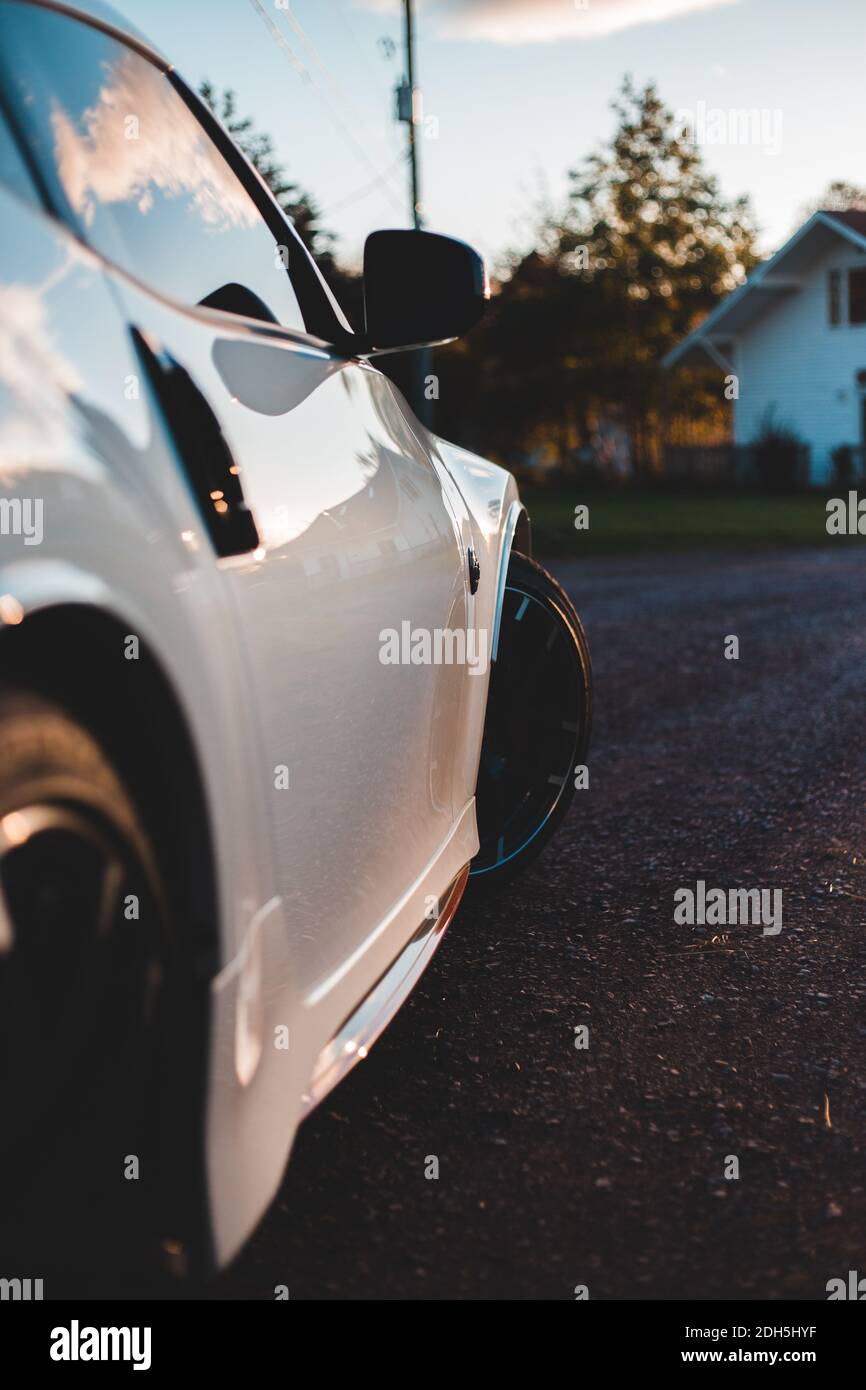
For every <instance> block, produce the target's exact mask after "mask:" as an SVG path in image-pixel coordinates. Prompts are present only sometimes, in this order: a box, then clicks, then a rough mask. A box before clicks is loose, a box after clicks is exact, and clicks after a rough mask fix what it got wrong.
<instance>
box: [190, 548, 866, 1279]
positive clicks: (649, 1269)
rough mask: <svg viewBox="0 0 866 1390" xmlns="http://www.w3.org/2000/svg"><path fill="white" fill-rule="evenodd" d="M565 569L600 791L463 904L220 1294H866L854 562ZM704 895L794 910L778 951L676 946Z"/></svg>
mask: <svg viewBox="0 0 866 1390" xmlns="http://www.w3.org/2000/svg"><path fill="white" fill-rule="evenodd" d="M552 568H554V569H555V571H556V573H557V574H558V576H559V578H560V579H561V580H562V582H563V583H564V584H565V585H566V587H567V588H568V590H569V592H570V593H571V594H572V596H573V598H574V600H575V602H576V604H577V606H578V608H579V610H580V611H581V613H582V615H583V616H584V618H585V622H586V626H587V631H588V634H589V639H590V642H591V644H592V648H593V658H594V662H595V673H596V710H597V718H596V726H595V736H594V750H593V753H592V755H591V761H590V788H589V790H588V791H585V792H580V793H578V794H577V796H576V802H577V805H576V806H575V807H574V808H573V809H572V811H571V813H570V815H569V818H568V820H567V822H566V824H565V826H564V828H563V829H562V830H561V831H560V833H559V835H558V837H557V838H556V839H555V840H554V842H553V843H552V845H551V846H550V847H549V848H548V849H547V851H546V852H545V854H544V856H543V858H542V859H541V860H540V861H539V862H538V863H537V865H536V866H535V867H534V868H533V869H532V871H531V872H530V873H529V874H528V875H527V876H526V877H525V878H524V879H523V880H522V881H521V882H520V883H519V884H518V885H517V886H516V887H515V888H514V889H513V890H512V891H511V892H510V893H509V894H508V895H507V896H506V897H504V898H503V899H501V900H498V901H496V902H494V903H484V904H481V905H476V904H474V903H470V904H468V905H466V906H465V907H464V908H463V909H462V911H461V913H460V914H459V915H458V918H457V920H456V922H455V924H454V926H453V927H452V928H451V930H450V932H449V934H448V936H447V938H446V941H445V944H444V945H443V947H442V949H441V951H440V952H439V954H438V956H437V957H436V960H435V961H434V963H433V965H432V966H431V968H430V970H429V971H428V973H427V975H426V976H425V977H424V979H423V980H422V982H421V984H420V986H419V987H418V988H417V990H416V992H415V994H414V995H413V997H412V998H411V1000H410V1001H409V1003H408V1004H407V1005H406V1006H405V1007H404V1009H403V1011H402V1013H401V1014H400V1016H399V1017H398V1018H397V1019H396V1020H395V1022H394V1024H393V1025H392V1027H391V1028H390V1029H389V1031H388V1033H387V1034H386V1035H385V1036H384V1037H383V1038H382V1040H381V1041H380V1042H379V1044H378V1045H377V1046H376V1048H375V1050H374V1051H373V1053H372V1054H371V1056H370V1058H369V1059H368V1060H367V1061H366V1062H365V1063H364V1064H363V1065H362V1066H361V1067H359V1068H358V1069H357V1070H356V1071H355V1073H354V1074H353V1075H352V1076H351V1077H350V1079H349V1080H348V1081H347V1082H346V1083H345V1084H344V1085H343V1086H341V1087H340V1088H339V1089H338V1090H337V1091H336V1092H335V1093H334V1094H333V1095H332V1096H331V1097H330V1099H329V1101H328V1102H326V1105H325V1107H324V1109H323V1110H322V1111H320V1112H319V1113H317V1114H315V1115H313V1116H312V1117H311V1119H310V1120H309V1121H308V1122H307V1123H306V1124H305V1125H304V1127H303V1129H302V1131H301V1134H300V1136H299V1139H298V1142H297V1145H296V1149H295V1153H294V1156H293V1160H292V1163H291V1165H290V1168H289V1171H288V1174H287V1177H286V1180H285V1182H284V1185H283V1188H282V1190H281V1193H280V1195H279V1198H278V1202H277V1204H276V1205H275V1207H274V1209H273V1210H272V1211H271V1212H270V1214H269V1215H268V1217H267V1218H266V1220H265V1221H264V1223H263V1225H262V1227H261V1228H260V1230H259V1232H258V1234H257V1235H256V1237H255V1239H254V1240H253V1242H252V1243H251V1245H250V1247H249V1248H248V1250H247V1251H246V1252H245V1253H244V1255H243V1256H242V1257H241V1259H240V1260H239V1261H238V1262H237V1263H236V1265H235V1266H234V1268H233V1269H232V1270H231V1271H230V1272H229V1273H228V1274H227V1275H226V1276H224V1277H223V1279H222V1280H221V1281H220V1283H219V1284H218V1286H217V1288H216V1290H214V1292H215V1293H216V1294H217V1295H218V1296H222V1297H263V1298H273V1296H274V1286H275V1285H276V1284H286V1285H288V1287H289V1290H290V1295H291V1297H292V1298H293V1299H294V1298H312V1297H318V1298H348V1297H351V1298H443V1297H445V1298H447V1297H453V1298H476V1297H483V1298H566V1299H568V1298H573V1297H574V1292H573V1291H574V1288H575V1286H576V1285H586V1286H588V1289H589V1294H590V1297H591V1298H601V1299H605V1298H608V1299H612V1298H615V1299H622V1298H674V1297H677V1298H679V1297H685V1298H716V1297H734V1298H737V1297H739V1298H759V1299H766V1298H819V1299H823V1298H824V1297H826V1294H825V1285H826V1283H827V1280H828V1279H830V1278H834V1277H840V1276H841V1277H846V1276H847V1272H848V1270H849V1269H857V1270H859V1271H860V1272H861V1273H866V1065H864V1050H866V1010H864V1001H866V928H864V905H866V872H864V864H866V752H864V742H866V740H864V730H863V725H864V717H866V698H864V694H866V557H864V556H863V555H862V554H860V553H859V552H858V551H852V550H845V551H842V550H832V549H827V550H823V551H810V552H802V553H801V552H789V553H781V554H779V553H776V554H772V555H761V554H758V555H747V556H733V555H732V556H720V555H713V556H711V557H700V556H697V557H689V556H684V557H676V558H658V557H652V558H645V559H636V560H614V559H606V560H597V561H593V562H591V563H587V562H574V563H559V564H558V565H554V566H552ZM729 634H735V635H737V636H738V638H739V644H740V656H739V660H736V661H733V660H725V659H724V656H723V650H724V639H725V637H726V636H727V635H729ZM698 879H703V880H704V881H705V882H706V884H707V886H708V887H710V886H719V887H722V888H731V887H746V888H749V887H756V886H757V887H764V888H770V889H774V888H781V889H782V890H783V893H784V900H783V901H784V918H783V928H782V931H781V933H780V934H778V935H776V936H769V935H767V936H765V935H763V934H762V932H761V928H760V926H745V927H735V928H732V929H728V930H725V929H713V928H708V927H701V926H695V927H689V926H679V925H675V923H674V921H673V906H674V899H673V895H674V892H675V890H676V889H677V888H680V887H689V886H691V887H694V886H695V883H696V880H698ZM581 1025H586V1026H587V1027H588V1028H589V1046H588V1048H586V1049H584V1050H576V1048H575V1046H574V1042H575V1031H574V1030H575V1028H576V1027H579V1026H581ZM428 1156H436V1157H437V1158H438V1162H439V1177H438V1180H428V1179H427V1178H425V1163H426V1160H427V1158H428ZM731 1157H734V1158H736V1159H737V1160H738V1165H739V1178H738V1179H726V1178H725V1176H724V1174H725V1169H726V1165H727V1167H728V1169H729V1170H731V1169H732V1168H733V1167H734V1165H732V1164H731V1163H730V1158H731Z"/></svg>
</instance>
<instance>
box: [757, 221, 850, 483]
mask: <svg viewBox="0 0 866 1390" xmlns="http://www.w3.org/2000/svg"><path fill="white" fill-rule="evenodd" d="M857 265H861V266H862V265H866V255H864V254H863V253H861V252H859V251H858V250H857V249H856V248H855V247H854V246H853V245H849V244H848V243H847V242H845V241H843V239H842V238H841V237H840V238H839V241H838V244H837V246H836V247H835V248H834V249H833V250H832V251H830V252H827V253H825V254H824V255H823V256H822V257H820V258H817V257H816V259H815V261H814V262H813V264H812V266H811V268H810V269H809V270H808V271H806V272H804V273H803V274H802V275H801V276H799V277H798V279H799V281H800V284H801V288H799V289H796V290H792V291H791V292H790V293H786V294H782V293H780V294H779V295H778V297H776V296H773V302H772V304H771V306H770V307H769V308H768V309H767V311H766V312H765V313H764V314H763V315H762V316H761V317H760V319H758V320H757V321H756V322H755V323H753V324H752V325H751V326H750V327H749V328H748V330H746V331H744V332H743V333H742V334H741V336H740V337H739V339H738V341H737V345H736V353H735V370H736V372H737V375H738V377H739V391H740V395H739V400H738V401H737V404H736V407H735V413H734V437H735V439H736V442H737V443H738V444H748V443H749V442H750V441H751V440H752V439H753V438H754V436H755V434H756V433H757V432H758V430H759V428H760V425H761V421H762V419H763V416H764V412H765V411H766V409H767V407H768V406H770V405H772V406H773V407H774V416H775V419H776V420H777V421H778V423H780V424H786V425H790V426H792V427H793V428H794V429H795V430H796V431H797V433H798V434H800V435H801V436H802V437H803V439H805V440H806V441H807V442H808V443H809V444H810V445H811V449H812V455H811V457H812V481H813V482H815V483H822V482H825V481H827V480H828V479H829V478H830V476H831V472H832V464H831V461H830V455H831V453H832V451H833V449H835V448H836V446H837V445H838V444H853V445H860V444H863V443H864V440H863V438H862V429H861V416H862V406H861V404H860V402H861V395H862V391H861V388H859V387H858V384H857V373H858V372H859V371H866V324H857V325H856V326H854V327H852V326H850V325H849V324H847V323H840V324H837V325H836V326H835V327H832V326H831V325H830V322H829V318H828V311H827V275H828V272H829V271H830V270H831V269H837V268H838V269H839V270H842V271H844V270H846V269H847V268H848V267H849V266H857ZM779 278H780V279H783V278H787V277H786V276H785V272H784V266H782V267H780V272H779ZM846 292H847V285H846V284H845V277H844V276H843V300H842V303H843V310H845V311H847V305H846V301H845V295H846ZM768 298H769V296H768Z"/></svg>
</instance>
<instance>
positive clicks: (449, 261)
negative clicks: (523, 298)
mask: <svg viewBox="0 0 866 1390" xmlns="http://www.w3.org/2000/svg"><path fill="white" fill-rule="evenodd" d="M489 298H490V289H489V286H488V283H487V275H486V272H485V269H484V262H483V261H482V259H481V257H480V256H479V255H478V252H477V251H473V250H472V247H471V246H467V245H466V243H465V242H464V241H456V240H455V239H454V238H453V237H447V236H440V235H439V234H438V233H436V232H417V231H388V232H371V234H370V235H369V236H368V237H367V241H366V243H365V245H364V318H365V325H366V336H367V339H368V341H369V343H370V345H371V349H372V350H373V351H385V352H396V351H398V350H399V349H400V348H412V347H427V346H432V345H433V344H435V343H447V342H450V341H451V340H452V339H453V338H459V337H460V335H461V334H462V333H466V332H467V331H468V330H469V329H470V328H472V327H473V326H474V325H475V324H476V323H477V322H478V320H479V319H480V318H481V315H482V314H483V313H484V310H485V309H486V307H487V302H488V300H489Z"/></svg>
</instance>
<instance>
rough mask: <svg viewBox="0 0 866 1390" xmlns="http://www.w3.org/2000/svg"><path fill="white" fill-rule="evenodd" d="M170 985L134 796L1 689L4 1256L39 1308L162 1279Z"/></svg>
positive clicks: (20, 695) (164, 918)
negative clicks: (128, 1278) (122, 1283)
mask: <svg viewBox="0 0 866 1390" xmlns="http://www.w3.org/2000/svg"><path fill="white" fill-rule="evenodd" d="M171 978H172V948H171V940H170V932H169V913H168V906H167V902H166V893H165V887H164V884H163V883H162V880H161V877H160V873H159V868H158V865H157V863H156V856H155V853H154V849H153V844H152V841H151V837H150V835H149V834H148V831H147V828H146V826H145V825H144V823H143V820H142V818H141V816H140V814H139V812H138V809H137V807H136V805H135V803H134V801H133V798H132V796H131V795H130V792H129V790H128V789H127V787H126V786H125V785H124V783H123V780H122V779H121V777H120V776H119V774H118V773H117V771H116V770H115V768H114V767H113V766H112V764H111V762H110V760H109V758H108V757H107V755H106V753H105V752H104V750H103V749H102V748H101V747H100V745H99V743H98V742H97V740H96V739H95V738H94V737H93V735H92V734H91V733H90V732H89V730H88V729H87V728H86V727H85V726H84V725H83V724H81V723H79V722H78V721H77V720H76V719H74V718H72V717H71V716H70V715H69V714H68V713H67V712H66V711H64V710H63V709H62V708H61V706H59V705H58V704H56V703H55V702H54V701H52V700H49V699H47V698H45V697H44V696H42V695H39V694H36V693H34V692H30V691H24V690H19V689H14V688H9V687H8V686H5V685H3V686H0V1114H2V1116H3V1125H2V1129H0V1254H2V1262H3V1265H4V1273H9V1274H12V1273H15V1274H20V1275H21V1276H27V1275H31V1274H33V1275H35V1274H38V1275H39V1276H43V1275H44V1274H46V1273H47V1274H49V1275H51V1274H53V1275H54V1276H55V1278H54V1281H53V1283H52V1286H51V1290H50V1292H49V1290H48V1289H47V1288H46V1296H52V1295H54V1296H56V1294H57V1291H58V1288H59V1287H62V1288H63V1289H64V1291H65V1292H66V1293H75V1292H84V1291H88V1292H93V1291H95V1289H96V1288H106V1289H108V1288H113V1290H114V1293H113V1296H115V1297H116V1296H117V1287H116V1285H115V1284H114V1280H115V1279H116V1277H117V1276H118V1275H119V1274H121V1273H123V1272H135V1273H136V1274H141V1273H142V1272H143V1271H146V1272H151V1271H153V1272H154V1273H156V1272H157V1271H158V1270H159V1268H160V1266H161V1265H164V1258H163V1257H164V1250H165V1246H166V1243H167V1242H168V1243H169V1246H170V1244H171V1242H172V1239H173V1237H174V1235H175V1234H176V1233H175V1232H173V1231H172V1230H171V1229H170V1225H171V1221H170V1219H169V1214H168V1213H169V1203H168V1197H167V1194H168V1191H169V1188H170V1186H171V1176H170V1171H169V1170H170V1168H171V1155H170V1149H169V1145H170V1144H175V1143H176V1142H177V1136H176V1135H173V1134H171V1133H170V1127H171V1125H172V1123H173V1120H174V1118H175V1115H174V1107H175V1101H174V1099H173V1097H172V1091H173V1084H172V1078H173V1075H174V1074H175V1073H176V1071H177V1070H178V1068H181V1069H182V1064H181V1062H180V1059H179V1058H178V1057H177V1056H174V1057H172V1056H171V1055H170V1053H171V1052H172V1050H173V1049H172V1040H173V1038H174V1036H175V1034H174V1028H173V1023H172V1013H171V1011H170V1009H169V981H170V979H171ZM175 1156H176V1154H175ZM133 1173H137V1176H132V1175H133ZM58 1281H59V1283H58Z"/></svg>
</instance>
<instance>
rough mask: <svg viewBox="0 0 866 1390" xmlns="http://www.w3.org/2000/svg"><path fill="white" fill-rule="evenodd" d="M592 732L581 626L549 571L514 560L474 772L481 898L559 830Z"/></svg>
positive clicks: (475, 868) (474, 885)
mask: <svg viewBox="0 0 866 1390" xmlns="http://www.w3.org/2000/svg"><path fill="white" fill-rule="evenodd" d="M591 722H592V666H591V661H590V654H589V643H588V642H587V639H586V634H585V632H584V630H583V626H582V624H581V621H580V618H579V617H578V615H577V613H576V611H575V609H574V606H573V604H572V603H571V600H570V599H569V597H568V595H567V594H566V593H565V591H564V590H563V589H562V588H561V586H560V585H559V584H558V583H557V582H556V580H555V579H554V578H553V576H552V575H550V574H548V573H547V570H545V569H543V568H542V566H541V565H539V564H537V563H536V562H535V561H534V560H530V559H529V558H528V557H527V556H526V555H520V554H518V553H513V554H512V556H511V559H510V561H509V565H508V576H507V579H506V582H505V597H504V600H503V609H502V619H501V623H500V629H499V642H498V651H497V656H496V661H495V663H494V665H493V668H492V671H491V675H490V691H489V695H488V703H487V717H486V720H485V725H484V739H483V743H482V749H481V762H480V767H479V772H478V786H477V790H476V810H477V816H478V833H479V838H480V840H481V846H480V848H479V851H478V854H477V855H476V857H475V859H474V860H473V861H472V868H471V871H470V877H469V885H470V888H471V889H472V890H473V891H474V892H475V893H479V892H482V893H486V892H489V891H496V890H497V889H499V888H500V887H502V886H503V884H505V883H507V882H509V881H510V880H511V879H512V878H513V877H514V876H515V874H518V873H521V872H522V871H523V869H524V868H525V867H526V866H527V865H528V864H529V863H531V861H532V860H533V859H534V858H535V857H536V855H538V854H539V853H540V852H541V850H542V849H543V848H544V846H545V845H546V844H547V842H548V841H549V839H550V837H551V836H552V835H553V834H554V832H555V831H556V829H557V828H558V826H559V825H560V824H561V822H562V819H563V817H564V816H565V813H566V811H567V810H568V808H569V806H570V804H571V800H572V797H573V796H574V791H575V769H576V767H577V766H578V765H580V764H583V763H584V762H585V759H586V752H587V749H588V747H589V735H590V725H591Z"/></svg>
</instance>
